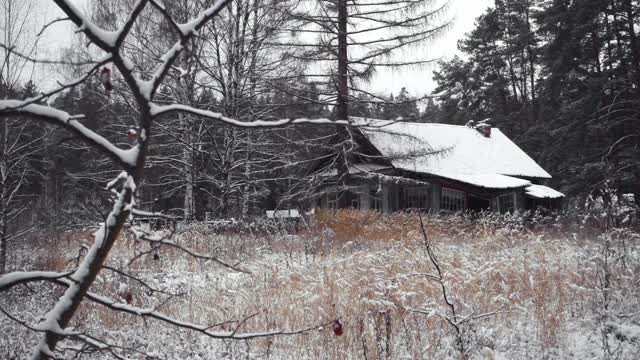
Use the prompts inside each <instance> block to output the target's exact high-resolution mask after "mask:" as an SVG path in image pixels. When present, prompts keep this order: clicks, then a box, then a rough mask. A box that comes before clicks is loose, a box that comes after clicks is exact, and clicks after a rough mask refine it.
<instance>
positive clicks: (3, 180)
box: [0, 119, 9, 274]
mask: <svg viewBox="0 0 640 360" xmlns="http://www.w3.org/2000/svg"><path fill="white" fill-rule="evenodd" d="M0 129H1V133H0V141H1V142H2V143H1V144H0V151H2V154H0V155H2V158H0V232H1V233H0V274H4V273H5V272H6V270H7V247H8V244H7V242H8V237H9V236H8V234H7V214H8V212H9V204H8V193H9V191H8V189H7V185H8V184H7V178H8V173H7V172H8V171H9V169H8V164H7V161H8V160H7V157H8V154H7V136H8V132H9V125H8V121H7V119H2V128H0Z"/></svg>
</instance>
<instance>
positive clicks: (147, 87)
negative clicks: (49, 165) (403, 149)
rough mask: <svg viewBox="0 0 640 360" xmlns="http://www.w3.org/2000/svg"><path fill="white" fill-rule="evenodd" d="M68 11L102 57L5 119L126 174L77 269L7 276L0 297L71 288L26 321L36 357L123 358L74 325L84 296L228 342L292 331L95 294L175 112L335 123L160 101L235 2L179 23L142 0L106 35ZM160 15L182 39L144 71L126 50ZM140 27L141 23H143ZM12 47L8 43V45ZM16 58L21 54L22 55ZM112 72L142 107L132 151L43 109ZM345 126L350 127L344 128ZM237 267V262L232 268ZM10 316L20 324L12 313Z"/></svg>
mask: <svg viewBox="0 0 640 360" xmlns="http://www.w3.org/2000/svg"><path fill="white" fill-rule="evenodd" d="M53 2H54V3H55V4H56V5H57V6H58V7H59V8H60V10H62V11H63V12H64V13H65V14H66V16H67V17H68V19H69V20H70V21H71V22H73V24H75V26H77V28H78V31H80V32H82V33H83V34H84V36H85V37H86V40H87V41H88V43H90V46H91V47H93V48H95V52H96V54H97V55H96V57H95V58H94V59H93V61H91V62H89V63H87V64H86V65H85V66H86V68H85V70H84V72H83V75H82V76H80V77H79V78H78V79H76V80H73V81H70V82H67V83H64V84H62V85H60V86H59V87H57V88H55V89H53V90H49V91H46V92H43V93H41V94H39V95H36V96H33V97H30V98H28V99H26V100H19V99H7V100H2V101H0V116H3V117H7V116H24V117H28V118H30V119H32V120H33V121H36V122H41V123H49V124H52V125H54V126H56V127H60V128H63V129H66V130H67V131H68V132H70V133H71V134H73V135H74V136H76V137H77V138H78V139H80V140H82V141H84V142H85V143H87V144H88V145H89V146H90V147H92V148H93V149H96V150H97V151H99V152H101V153H102V154H103V155H104V156H106V157H107V158H109V159H110V160H111V161H112V162H113V164H114V165H116V166H117V167H119V168H120V169H121V170H122V172H121V173H120V175H118V176H117V177H116V178H115V179H114V180H113V181H111V182H110V183H109V184H108V188H109V189H110V190H111V192H112V193H113V205H112V208H111V210H110V212H109V213H108V215H107V216H106V217H105V219H104V222H103V223H102V224H101V226H100V228H99V230H98V231H97V232H96V233H95V239H94V243H93V245H92V246H91V247H90V248H89V249H88V251H87V253H86V255H85V256H84V258H83V259H82V261H79V264H78V266H77V268H76V269H74V270H70V271H64V272H13V273H9V274H6V275H4V276H2V277H0V292H4V291H6V290H8V289H10V288H12V287H14V286H16V285H19V284H26V283H29V282H33V281H49V282H53V283H55V284H58V285H61V286H64V287H66V290H65V291H64V294H63V295H62V296H61V297H60V299H59V300H58V301H57V302H56V304H55V305H54V306H53V308H52V309H51V310H50V311H49V312H47V314H46V315H44V320H43V321H42V322H41V323H40V324H39V325H38V326H37V327H34V326H31V325H29V324H26V323H24V322H20V321H19V320H17V319H16V320H17V321H19V322H20V323H21V324H23V325H25V326H27V327H29V328H30V329H32V330H34V331H38V332H40V333H41V337H40V341H39V343H38V345H37V346H36V347H35V348H34V350H33V351H34V354H33V358H34V359H46V358H55V356H56V355H55V352H56V350H57V345H58V344H59V342H60V341H61V340H63V339H66V340H71V341H78V342H80V343H81V344H85V345H88V346H91V347H93V348H95V349H99V350H104V351H108V352H111V353H113V354H114V355H116V353H117V351H115V348H114V347H113V346H111V345H110V344H109V343H108V342H107V341H104V340H99V339H95V338H93V337H90V336H88V335H85V334H83V333H82V332H80V331H77V330H75V329H74V328H73V327H72V324H71V321H72V320H73V318H74V315H75V314H76V311H77V310H78V307H79V306H80V304H81V303H82V301H83V300H84V299H88V300H89V301H92V302H95V303H97V304H99V305H102V306H105V307H107V308H109V309H111V310H114V311H119V312H125V313H129V314H133V315H137V316H142V317H144V318H150V319H156V320H159V321H162V322H165V323H168V324H170V325H173V326H176V327H180V328H184V329H189V330H192V331H195V332H198V333H201V334H203V335H206V336H209V337H212V338H227V339H248V338H255V337H261V336H271V335H274V334H278V333H286V332H285V331H272V332H266V333H254V334H240V333H238V329H235V330H233V331H223V332H217V331H212V330H211V327H210V326H208V325H197V324H192V323H189V322H185V321H181V320H178V319H174V318H171V317H169V316H167V315H164V314H162V313H160V312H159V311H158V310H157V309H142V308H136V307H133V306H130V305H128V304H124V303H120V302H118V301H116V300H113V299H110V298H108V297H106V296H103V295H100V294H97V293H95V292H92V291H90V288H91V285H92V284H93V283H94V281H95V279H96V277H97V276H98V274H99V273H100V272H101V271H102V270H103V268H104V266H105V262H106V260H107V259H108V257H109V253H110V251H111V249H112V247H113V245H114V243H115V241H116V239H117V238H118V236H119V235H120V233H121V232H122V230H123V228H124V226H125V224H126V223H127V222H128V221H129V220H130V219H131V218H132V217H133V216H134V215H135V214H136V213H139V212H138V211H137V210H136V189H137V186H138V184H140V183H141V180H142V179H143V175H144V169H145V163H146V160H147V158H148V156H149V150H150V144H151V140H152V139H153V136H154V130H156V129H157V124H158V123H162V122H163V121H166V120H167V119H175V116H176V114H178V113H180V114H185V115H189V116H198V117H201V118H206V119H209V120H211V121H214V122H218V123H221V124H225V125H228V126H235V127H238V128H260V127H277V126H284V125H287V124H300V123H316V124H331V123H334V124H335V122H331V121H330V120H328V119H317V120H309V119H281V120H274V121H264V120H256V121H251V122H243V121H239V120H236V119H233V118H230V117H226V116H223V115H222V114H220V113H216V112H213V111H209V110H203V109H199V108H196V107H192V106H189V105H186V104H181V103H178V102H176V103H170V104H159V103H157V102H156V101H155V100H156V97H157V95H158V92H159V91H160V88H161V87H162V86H163V84H164V81H165V80H166V79H167V77H168V74H170V73H171V72H173V71H176V66H177V64H178V61H179V60H180V57H181V56H182V53H183V52H184V51H186V50H188V49H189V46H190V45H189V44H190V42H191V40H192V39H193V38H194V37H196V36H197V34H198V33H199V31H201V30H202V29H203V28H204V26H205V25H206V24H207V23H208V22H210V21H212V20H213V19H214V18H215V17H216V16H218V14H219V13H221V12H222V11H223V10H224V9H225V7H226V6H227V5H228V4H229V3H230V2H229V0H218V1H216V2H215V3H213V4H212V5H210V6H209V7H207V8H204V9H203V10H202V11H200V12H198V13H197V15H195V16H193V17H192V18H190V19H189V20H188V21H186V22H184V23H180V22H179V20H176V18H174V17H173V16H172V15H171V13H170V12H169V11H168V9H167V7H165V6H164V5H163V4H162V3H161V2H159V1H157V0H138V1H136V2H135V3H134V4H133V6H132V8H131V10H130V12H128V13H127V14H126V16H125V17H124V20H123V21H122V22H121V23H119V24H118V26H117V28H116V30H105V29H104V28H102V27H100V26H98V25H96V23H94V22H93V21H91V19H90V18H89V17H88V16H86V15H85V14H84V13H83V12H82V11H81V10H80V9H79V8H78V7H77V6H76V5H75V4H74V3H73V2H72V1H69V0H53ZM149 10H153V11H155V12H157V13H158V14H159V16H161V17H162V18H163V19H165V20H166V21H167V23H168V24H169V28H170V30H171V32H172V33H173V34H174V36H175V42H174V43H173V44H170V45H169V46H167V47H166V48H165V49H164V50H163V54H162V56H160V57H159V58H152V59H148V62H147V64H152V66H151V65H150V67H152V68H153V71H152V72H150V73H148V74H147V73H144V72H141V71H140V67H139V65H137V64H136V63H135V62H133V61H132V58H131V57H130V56H128V55H127V52H126V51H125V44H127V39H128V37H129V35H130V34H131V31H132V29H133V28H134V25H136V24H138V20H140V16H141V14H143V13H144V12H145V11H149ZM138 25H139V24H138ZM3 47H4V48H7V46H6V44H5V45H4V46H3ZM11 51H12V53H13V54H14V55H16V56H20V55H19V54H18V53H16V52H13V50H11ZM110 71H111V72H113V78H115V77H117V78H118V79H121V81H122V83H123V84H125V85H126V86H127V88H128V89H129V91H130V93H131V96H132V101H133V103H134V104H135V109H136V115H137V123H136V126H135V129H132V130H134V131H135V132H136V134H137V142H136V144H135V145H133V146H130V147H124V148H123V147H119V146H116V145H114V143H112V142H110V141H108V140H107V139H106V138H105V137H104V136H102V135H100V134H98V133H97V132H95V131H92V130H91V129H89V128H88V127H86V126H85V125H83V123H82V120H83V119H84V116H83V115H81V114H79V115H74V114H69V113H67V112H65V111H62V110H59V109H56V108H53V107H51V106H48V105H40V104H38V102H40V101H43V100H45V99H47V98H49V97H51V96H53V95H55V94H58V93H60V92H62V91H64V90H65V89H68V88H71V87H74V86H77V85H78V84H81V83H83V82H85V81H87V79H89V78H91V77H93V76H96V75H97V74H100V76H101V79H102V81H103V83H104V85H105V89H106V90H107V91H109V90H110V89H111V81H112V78H110V76H109V75H110V74H109V72H110ZM343 124H346V123H343ZM131 229H132V231H133V233H134V234H135V235H136V236H137V238H138V239H139V240H141V241H146V242H150V243H152V244H155V245H157V246H159V245H165V246H172V247H175V248H177V249H181V250H184V251H186V252H187V253H188V254H191V255H193V256H196V257H199V258H202V259H208V260H213V261H217V262H218V263H221V264H224V263H223V262H221V261H219V260H217V259H215V258H212V257H209V256H202V255H198V254H196V253H194V252H193V251H190V250H188V249H185V248H183V247H181V246H180V245H178V244H176V243H174V242H172V241H171V240H170V239H167V238H166V237H164V236H156V235H153V234H148V233H146V232H144V231H143V230H141V229H137V228H136V227H134V226H132V227H131ZM228 266H229V267H233V266H232V265H228ZM3 313H4V314H5V315H6V316H9V317H11V318H12V319H15V317H12V316H11V314H9V313H8V312H6V311H3Z"/></svg>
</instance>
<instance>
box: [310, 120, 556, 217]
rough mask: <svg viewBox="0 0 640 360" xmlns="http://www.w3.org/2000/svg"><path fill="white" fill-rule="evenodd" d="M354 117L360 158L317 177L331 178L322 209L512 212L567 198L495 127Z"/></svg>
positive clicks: (552, 204) (320, 201)
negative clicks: (340, 171)
mask: <svg viewBox="0 0 640 360" xmlns="http://www.w3.org/2000/svg"><path fill="white" fill-rule="evenodd" d="M353 120H354V122H355V125H358V127H354V128H352V132H353V133H354V139H355V140H356V142H357V143H358V148H359V151H360V154H359V156H357V157H353V158H351V159H350V160H349V166H348V174H340V176H339V174H338V173H337V170H332V171H325V172H324V173H322V176H325V177H326V178H335V179H336V181H335V183H334V185H328V186H326V188H325V189H324V191H323V192H322V196H320V198H319V199H318V200H317V204H316V205H318V206H319V207H321V208H339V207H351V208H358V209H375V210H379V211H383V212H393V211H399V210H404V209H419V210H424V211H461V210H478V211H480V210H491V211H497V212H510V211H515V210H526V209H530V210H534V209H536V208H538V207H540V206H542V207H545V208H558V207H560V205H561V200H562V198H563V197H564V195H563V194H562V193H560V192H558V191H556V190H554V189H552V188H550V187H548V186H545V185H543V184H544V182H545V181H548V180H549V179H551V175H549V173H547V172H546V171H545V170H544V169H543V168H542V167H541V166H540V165H538V164H537V163H536V162H535V161H534V160H533V159H532V158H531V157H529V156H528V155H527V154H526V153H525V152H524V151H522V149H520V148H519V147H518V146H517V145H516V144H514V143H513V142H512V141H511V140H510V139H509V138H508V137H507V136H505V135H504V134H503V133H502V132H501V131H500V130H499V129H497V128H491V127H488V126H486V125H484V124H483V126H481V127H471V126H457V125H446V124H434V123H411V122H395V121H386V120H371V119H362V118H355V119H353ZM338 178H340V179H342V181H340V180H338ZM337 184H341V185H340V186H338V185H337Z"/></svg>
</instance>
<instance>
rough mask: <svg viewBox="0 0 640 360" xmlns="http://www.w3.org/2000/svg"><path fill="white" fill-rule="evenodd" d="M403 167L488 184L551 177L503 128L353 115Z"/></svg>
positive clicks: (386, 154)
mask: <svg viewBox="0 0 640 360" xmlns="http://www.w3.org/2000/svg"><path fill="white" fill-rule="evenodd" d="M352 120H353V121H354V123H355V124H356V125H363V126H364V125H366V126H364V127H362V128H361V129H362V132H363V133H364V135H365V136H366V137H367V138H368V139H369V141H370V142H371V144H373V146H375V147H376V148H377V149H378V151H380V153H381V154H382V155H383V156H384V157H386V158H388V159H390V160H391V163H392V165H393V166H394V167H395V168H397V169H402V170H406V171H413V172H419V173H425V174H432V175H436V176H440V177H444V178H448V179H452V180H457V181H461V182H465V183H469V184H472V185H476V186H481V187H487V188H494V189H497V188H517V187H525V186H527V185H530V184H531V183H530V182H529V181H527V180H523V179H518V178H515V177H528V178H551V175H549V173H547V172H546V171H545V170H544V169H543V168H542V167H540V165H538V164H537V163H536V162H535V161H534V160H533V159H532V158H531V157H529V155H527V154H526V153H525V152H524V151H522V149H520V148H519V147H518V146H517V145H516V144H514V143H513V141H511V140H510V139H509V138H508V137H507V136H506V135H504V134H503V133H502V132H501V131H500V129H497V128H492V129H491V135H490V136H489V137H485V136H484V135H482V134H481V133H480V132H479V131H477V130H475V129H473V128H470V127H467V126H459V125H446V124H433V123H412V122H395V121H388V120H374V119H365V118H352Z"/></svg>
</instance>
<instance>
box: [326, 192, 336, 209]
mask: <svg viewBox="0 0 640 360" xmlns="http://www.w3.org/2000/svg"><path fill="white" fill-rule="evenodd" d="M337 208H338V194H337V193H329V194H327V209H337Z"/></svg>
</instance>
